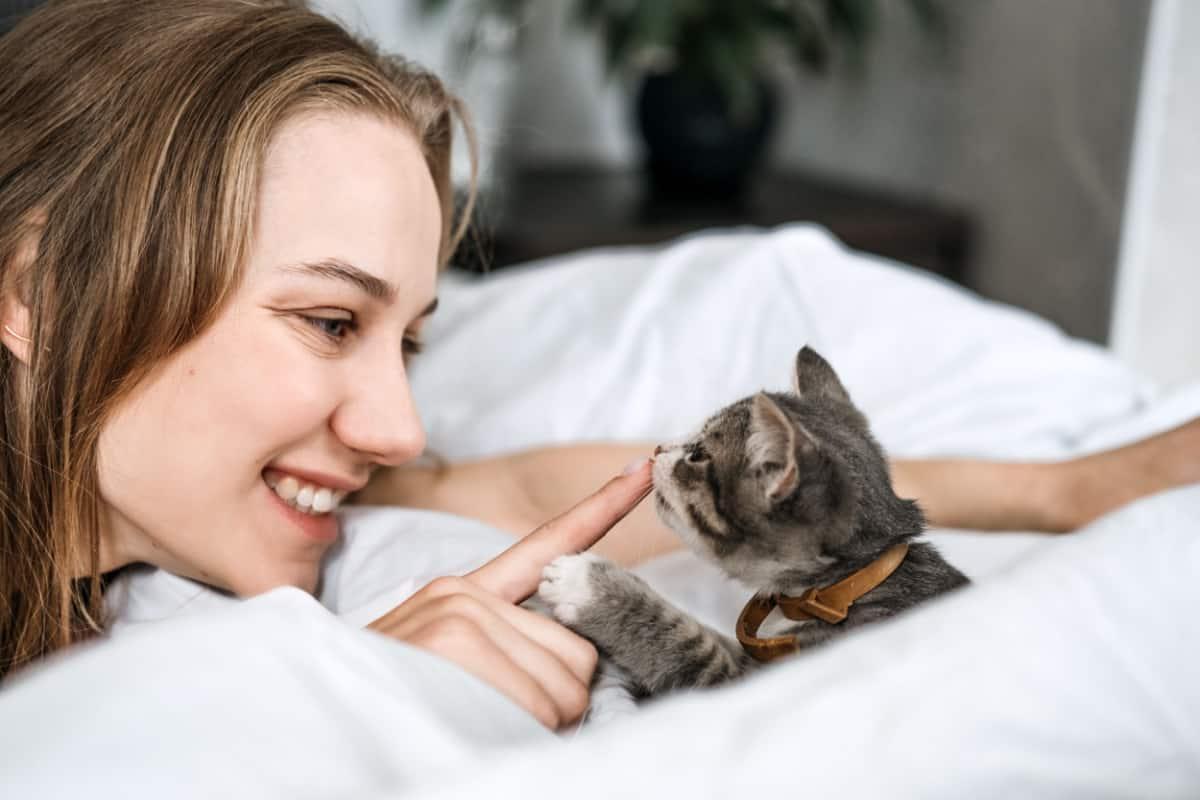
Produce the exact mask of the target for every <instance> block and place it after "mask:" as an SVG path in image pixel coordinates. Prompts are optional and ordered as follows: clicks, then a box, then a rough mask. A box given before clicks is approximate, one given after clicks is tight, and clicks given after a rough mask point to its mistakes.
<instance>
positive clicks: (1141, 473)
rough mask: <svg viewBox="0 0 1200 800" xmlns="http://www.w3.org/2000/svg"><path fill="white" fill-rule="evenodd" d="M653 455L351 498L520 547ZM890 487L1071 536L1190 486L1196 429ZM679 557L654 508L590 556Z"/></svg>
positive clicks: (901, 480)
mask: <svg viewBox="0 0 1200 800" xmlns="http://www.w3.org/2000/svg"><path fill="white" fill-rule="evenodd" d="M653 449H654V445H653V444H649V443H637V444H580V445H565V446H561V447H548V448H541V449H537V450H529V451H525V452H521V453H514V454H511V455H505V456H499V457H496V458H488V459H482V460H479V461H470V462H463V463H459V464H452V465H449V466H447V467H444V468H441V469H437V468H432V467H429V468H426V467H401V468H397V469H391V470H386V471H382V472H380V473H379V474H378V475H376V477H375V478H374V479H373V480H372V481H371V484H370V485H369V486H367V488H366V489H364V490H363V491H362V492H361V493H360V494H359V496H358V497H357V498H356V499H357V502H360V503H370V504H380V505H404V506H411V507H414V508H428V509H435V510H441V511H448V512H451V513H455V514H461V515H463V516H467V517H473V518H476V519H479V520H482V521H484V522H487V523H489V524H491V525H493V526H495V527H498V528H501V529H504V530H507V531H511V532H512V533H513V534H515V535H518V536H520V535H524V534H525V533H527V532H528V531H530V530H533V529H534V528H535V527H537V526H538V525H540V524H541V523H543V522H545V521H546V520H547V519H550V518H551V517H554V516H556V515H558V514H560V513H562V512H563V511H564V510H566V509H567V508H569V507H570V506H571V505H573V504H574V503H576V502H578V500H579V499H580V498H581V497H584V496H586V495H587V494H588V493H590V492H591V491H592V490H593V489H594V487H596V486H598V485H600V484H601V483H603V482H604V481H605V480H606V479H607V478H608V477H609V476H610V475H612V474H613V473H614V472H616V471H618V470H620V469H621V467H622V466H623V465H624V464H626V463H628V462H629V461H632V460H634V459H638V458H644V457H646V456H648V455H650V453H651V452H653ZM892 480H893V482H894V484H895V487H896V493H897V494H899V495H900V496H901V497H911V498H915V499H916V500H917V501H918V502H920V504H921V507H922V508H923V509H924V511H925V515H926V517H927V519H928V520H929V522H930V524H931V525H935V526H938V527H947V528H975V529H981V530H1039V531H1053V532H1061V531H1070V530H1074V529H1076V528H1078V527H1081V526H1082V525H1084V524H1086V523H1088V522H1090V521H1091V520H1093V519H1095V518H1096V517H1098V516H1100V515H1101V514H1104V513H1106V512H1108V511H1111V510H1112V509H1114V508H1117V507H1118V506H1121V505H1124V504H1125V503H1128V502H1130V501H1132V500H1135V499H1137V498H1138V497H1142V496H1144V495H1147V494H1151V493H1153V492H1156V491H1161V490H1164V489H1168V488H1171V487H1173V486H1180V485H1183V484H1186V483H1193V482H1198V481H1200V419H1196V420H1193V421H1191V422H1189V423H1187V424H1186V425H1183V426H1180V427H1178V428H1175V429H1173V430H1171V431H1167V432H1166V433H1162V434H1159V435H1157V436H1153V437H1150V438H1148V439H1144V440H1142V441H1140V442H1136V443H1134V444H1131V445H1128V446H1126V447H1121V448H1117V449H1114V450H1109V451H1107V452H1103V453H1097V454H1095V455H1090V456H1084V457H1082V458H1077V459H1071V460H1067V461H1058V462H1044V463H1036V462H1034V463H1021V462H999V461H981V460H972V459H925V460H904V459H898V460H895V461H893V462H892ZM677 547H679V541H678V539H677V538H676V537H675V535H674V534H673V533H672V532H671V531H670V530H668V529H667V528H666V527H665V526H664V525H662V523H660V522H659V521H658V518H657V516H656V515H655V513H654V510H653V504H652V503H643V504H641V505H640V506H638V508H637V509H636V510H634V512H633V513H631V514H630V515H629V516H628V517H626V518H625V519H624V520H623V521H622V522H621V523H620V524H618V525H617V526H616V527H614V528H613V529H612V532H611V533H609V534H608V536H606V537H605V538H604V539H602V540H601V541H600V542H599V543H598V544H597V545H596V546H595V547H594V548H593V549H594V550H595V551H596V552H598V553H601V554H603V555H607V556H608V557H610V558H612V559H614V560H615V561H617V562H619V563H622V564H635V563H638V562H641V561H644V560H646V559H648V558H650V557H652V556H655V555H659V554H661V553H665V552H668V551H670V550H673V549H675V548H677Z"/></svg>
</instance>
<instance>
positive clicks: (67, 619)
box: [0, 0, 1197, 727]
mask: <svg viewBox="0 0 1200 800" xmlns="http://www.w3.org/2000/svg"><path fill="white" fill-rule="evenodd" d="M0 74H2V75H4V76H6V77H5V81H4V82H3V83H0V323H2V327H0V391H2V400H0V402H2V403H3V409H2V411H0V437H2V442H3V447H2V448H0V558H2V559H3V561H2V562H0V676H3V675H4V674H5V673H8V672H11V671H12V670H14V669H16V668H18V667H21V666H22V665H26V664H29V663H31V662H33V661H35V660H37V659H39V658H41V657H42V656H44V655H46V654H48V653H50V652H52V651H55V650H58V649H61V648H64V647H67V646H69V645H70V644H72V643H73V642H76V641H79V640H81V639H83V638H87V637H88V636H91V635H95V634H97V633H100V632H102V631H103V630H104V626H105V619H104V613H103V604H102V601H103V597H102V594H103V588H104V583H105V581H104V576H106V575H111V574H112V573H113V572H114V571H116V570H119V569H120V568H122V567H124V566H126V565H129V564H133V563H146V564H151V565H154V566H156V567H159V568H161V569H163V570H168V571H170V572H172V573H175V574H178V575H182V576H187V577H190V578H193V579H195V580H199V581H202V582H204V583H207V584H209V585H212V586H214V587H218V588H220V589H224V590H228V591H230V592H232V593H235V594H237V595H241V596H248V595H253V594H257V593H260V592H263V591H265V590H267V589H270V588H272V587H275V586H280V585H294V586H299V587H302V588H304V589H307V590H310V591H311V590H312V589H313V588H314V587H315V586H316V584H317V582H318V577H319V574H320V569H321V564H322V558H323V556H324V554H325V553H326V552H327V550H328V549H329V547H330V545H331V544H332V543H333V542H334V541H335V540H336V539H337V537H338V523H337V518H336V516H335V515H334V513H333V512H334V509H335V508H336V506H337V505H338V503H339V502H343V501H345V500H346V498H347V497H348V496H349V495H354V494H355V493H358V496H359V497H361V498H362V499H363V500H368V501H371V502H380V501H388V502H400V503H405V504H409V505H418V506H433V507H439V508H445V509H449V510H454V511H458V512H460V513H470V514H473V515H475V516H481V517H483V518H484V519H486V520H488V521H490V522H492V523H493V524H496V525H499V526H501V527H505V528H508V529H510V530H514V531H519V532H520V533H524V532H526V531H528V530H530V529H534V528H536V530H535V531H534V533H532V534H530V535H528V536H526V537H525V538H524V539H523V540H521V541H520V542H519V543H517V544H516V545H514V546H513V548H512V549H510V550H509V551H507V552H506V553H504V554H502V555H501V556H500V557H498V558H497V559H496V560H494V561H492V562H491V563H489V564H487V565H484V566H483V567H481V568H480V569H479V570H477V571H476V572H475V573H472V574H471V575H468V576H466V577H465V578H446V579H441V580H438V581H434V582H433V583H432V584H430V585H429V586H428V587H426V588H425V589H424V590H422V591H420V592H418V593H417V594H416V595H414V596H413V597H412V598H410V599H409V600H407V601H405V602H404V603H403V604H401V605H400V606H398V607H396V608H395V609H393V610H392V611H390V612H389V613H387V614H386V615H384V616H383V617H381V618H380V619H378V620H376V621H375V622H374V623H372V625H371V627H372V628H373V629H375V630H376V631H378V632H379V633H381V634H384V635H387V636H391V637H394V638H396V639H399V640H403V641H407V642H410V643H412V644H414V645H416V646H419V647H423V648H426V649H428V650H430V651H432V652H434V653H436V654H438V655H440V656H442V657H444V658H446V659H448V660H450V661H453V662H455V663H457V664H459V665H460V666H462V667H463V668H464V669H467V670H468V671H470V672H472V673H474V674H475V675H477V676H478V677H479V678H481V679H482V680H484V681H485V682H487V683H489V684H491V685H493V686H495V687H496V688H497V689H499V690H500V691H502V692H504V693H505V694H507V695H508V696H509V697H511V698H512V699H513V700H514V701H515V702H517V703H518V704H520V705H521V706H522V707H524V708H525V709H527V710H528V711H529V712H530V713H531V714H533V715H535V716H536V717H537V718H538V719H539V720H541V721H542V722H543V723H545V724H546V725H548V726H551V727H555V726H558V725H560V724H563V723H565V722H569V721H571V720H573V719H575V718H577V717H578V716H579V715H580V714H581V713H582V711H583V710H584V708H585V707H586V703H587V687H588V684H589V681H590V678H591V675H592V671H593V668H594V665H595V658H596V653H595V650H594V649H593V648H592V647H591V646H590V645H589V644H588V643H587V642H585V641H583V640H581V639H579V638H578V637H576V636H575V635H574V634H572V633H570V632H569V631H567V630H565V629H563V628H561V627H560V626H558V625H556V624H555V623H553V622H551V621H549V620H547V619H544V618H542V617H538V616H535V615H533V614H531V613H529V612H527V611H525V610H524V609H522V608H519V607H518V606H517V605H515V603H517V602H519V601H520V600H521V599H522V598H523V597H525V596H526V595H528V594H529V593H530V592H531V591H532V590H533V588H534V587H535V586H536V583H537V580H538V576H539V574H540V570H541V568H542V566H544V565H545V564H546V563H548V562H549V561H550V560H551V559H553V558H554V557H555V556H557V555H559V554H561V553H564V552H571V551H574V550H578V549H582V548H585V547H588V546H590V545H591V544H593V543H594V542H596V541H597V540H598V539H600V537H602V536H604V534H605V533H606V532H607V531H608V530H609V529H610V528H612V527H613V525H614V524H615V523H617V522H618V521H619V520H620V519H621V518H622V517H623V516H624V515H625V514H626V513H627V512H629V511H630V509H632V508H633V507H634V506H636V505H637V504H638V502H639V501H640V500H641V499H642V497H644V496H645V494H646V493H647V492H648V491H649V480H650V479H649V470H648V469H647V468H646V466H645V463H644V462H643V463H640V464H639V463H637V462H636V460H635V463H634V465H633V466H632V467H631V468H630V469H628V470H625V471H624V473H623V474H620V475H618V474H617V473H618V468H619V466H620V464H621V463H623V462H624V461H626V460H629V459H631V458H635V457H641V456H645V455H647V454H648V453H649V452H650V449H651V445H645V446H623V445H622V446H618V445H614V446H611V447H590V446H589V447H578V448H560V449H553V450H545V451H539V452H534V453H526V454H518V455H514V456H511V457H508V458H500V459H494V460H489V461H484V462H477V463H472V464H464V465H457V466H452V467H450V468H449V469H447V470H445V471H443V472H440V473H436V474H435V473H426V472H423V471H419V470H411V469H404V468H401V465H403V464H405V463H406V462H408V461H410V460H411V459H413V458H414V457H415V456H416V455H417V454H419V453H420V452H421V450H422V448H423V446H424V436H423V433H422V430H421V425H420V421H419V419H418V416H417V411H416V409H415V408H414V407H413V403H412V399H411V396H410V393H409V389H408V382H407V376H406V371H405V365H406V360H407V358H408V357H409V356H410V355H411V354H412V353H413V352H415V351H416V350H417V349H418V347H419V340H420V333H421V326H422V322H423V320H424V319H425V318H426V317H427V316H428V315H429V314H430V313H432V312H433V311H434V309H435V307H436V305H437V297H436V282H437V281H436V279H437V272H438V269H439V268H440V267H441V266H442V265H443V264H444V263H445V262H446V261H447V259H448V258H449V257H450V255H451V253H452V252H453V249H454V246H455V244H456V242H457V240H458V238H459V236H460V234H461V231H462V222H460V223H458V224H457V225H456V224H455V222H454V220H453V206H454V204H453V197H452V190H451V185H450V181H449V164H450V147H451V128H452V123H453V120H454V118H455V116H456V115H460V114H461V108H460V106H459V103H458V101H457V100H456V99H455V98H454V97H453V96H451V95H450V94H448V93H447V92H446V91H445V89H444V88H443V87H442V85H441V84H440V83H439V82H438V80H437V79H436V78H434V77H433V76H432V75H430V74H428V73H426V72H424V71H422V70H420V69H417V68H416V67H414V66H412V65H410V64H407V63H405V62H403V61H400V60H397V59H392V58H387V57H384V56H381V55H379V54H377V53H375V52H374V51H373V50H371V49H369V48H368V47H366V46H364V45H363V44H361V43H359V42H357V41H356V40H354V39H353V38H352V37H350V36H349V35H348V34H347V33H346V32H345V31H343V30H342V29H341V28H339V27H338V26H337V25H336V24H334V23H332V22H330V21H329V20H327V19H325V18H323V17H321V16H319V15H317V14H314V13H310V12H308V11H306V10H305V9H303V8H302V7H299V6H297V5H296V4H295V3H291V2H283V0H173V1H172V2H156V1H154V0H137V2H129V1H128V0H75V1H74V2H69V1H68V2H59V3H52V4H50V5H48V6H46V7H44V8H42V9H40V10H38V11H36V12H34V13H33V14H31V15H30V16H29V17H28V18H27V19H26V20H24V21H23V22H22V23H21V24H20V25H19V26H18V27H17V28H16V29H15V30H14V31H12V32H11V33H10V34H9V35H7V36H5V37H3V38H2V39H0ZM1181 436H1182V437H1185V438H1184V439H1180V438H1179V437H1181ZM1175 437H1176V438H1175V439H1169V440H1163V441H1151V442H1148V443H1146V444H1145V445H1144V447H1147V448H1150V449H1149V450H1138V449H1136V448H1134V450H1132V451H1118V452H1116V453H1113V454H1110V456H1109V457H1110V459H1111V460H1110V461H1107V462H1103V461H1096V462H1094V463H1091V464H1090V465H1089V464H1085V463H1083V462H1079V463H1071V464H1065V465H1046V466H1042V467H1033V466H1021V465H991V464H982V463H965V464H961V463H960V464H949V463H944V462H930V463H898V464H896V465H895V473H896V480H897V483H898V484H899V486H900V490H901V492H902V493H904V494H907V495H911V496H916V497H919V498H920V499H921V500H922V501H923V503H924V504H925V506H926V507H927V508H928V509H929V511H930V515H931V517H932V518H933V520H934V521H936V522H940V523H943V524H952V525H973V524H974V525H991V526H1008V525H1013V526H1015V527H1025V528H1028V527H1045V528H1049V529H1065V528H1069V527H1071V526H1072V525H1073V524H1075V523H1076V522H1078V521H1079V520H1082V519H1084V518H1086V517H1088V516H1091V515H1094V514H1096V513H1099V512H1100V511H1101V510H1103V506H1104V505H1105V502H1107V503H1111V502H1116V501H1117V500H1120V499H1124V498H1125V497H1126V496H1136V495H1138V494H1142V493H1144V492H1145V491H1149V490H1151V489H1153V488H1157V486H1159V485H1167V484H1169V483H1171V482H1180V481H1181V480H1183V479H1184V478H1186V475H1185V474H1184V473H1185V472H1186V471H1187V469H1188V467H1187V463H1186V460H1183V459H1179V458H1174V457H1173V456H1172V458H1174V461H1173V462H1172V463H1178V464H1181V465H1183V466H1180V467H1179V468H1176V469H1167V468H1166V467H1164V468H1163V470H1162V472H1160V473H1158V474H1156V475H1155V476H1154V480H1151V481H1147V482H1142V483H1135V482H1129V481H1127V480H1115V481H1111V482H1113V483H1116V484H1119V485H1121V486H1122V487H1123V490H1124V492H1125V493H1124V494H1123V495H1120V496H1114V497H1112V498H1111V499H1110V498H1108V497H1107V495H1106V494H1105V492H1104V489H1105V486H1106V485H1107V484H1106V481H1109V480H1110V479H1109V478H1107V477H1104V476H1107V475H1113V474H1118V473H1121V474H1125V473H1136V471H1137V467H1138V466H1139V465H1140V464H1141V463H1142V461H1143V459H1145V458H1149V459H1150V460H1152V461H1154V462H1155V463H1156V464H1165V463H1166V462H1167V461H1168V460H1170V459H1168V458H1165V457H1160V456H1161V454H1163V453H1168V454H1170V453H1178V452H1181V449H1180V447H1181V446H1180V445H1179V442H1180V441H1183V442H1184V443H1185V444H1186V443H1187V442H1191V443H1193V444H1194V443H1195V441H1196V438H1197V435H1196V430H1195V427H1194V426H1193V427H1192V428H1190V429H1186V430H1183V432H1182V433H1179V432H1176V434H1175ZM1186 437H1190V438H1186ZM1156 448H1157V449H1156ZM1184 449H1186V448H1184ZM1147 454H1148V455H1147ZM380 468H383V469H380ZM373 473H375V479H374V481H371V482H370V484H369V485H368V482H369V481H370V479H371V476H372V474H373ZM614 475H616V477H612V476H614ZM1097 476H1100V477H1099V478H1097ZM1193 479H1194V476H1193ZM601 484H603V486H602V487H601V488H600V489H599V490H598V491H595V492H594V493H593V494H591V495H590V496H588V497H587V498H586V499H584V500H583V501H582V502H579V503H578V504H577V505H574V506H573V507H572V506H571V504H572V503H574V502H576V501H577V500H578V498H580V497H583V496H585V495H587V494H588V493H589V492H592V491H593V490H594V489H595V487H597V486H600V485H601ZM1093 494H1097V496H1099V497H1101V498H1104V499H1105V502H1102V503H1097V502H1096V498H1095V497H1094V496H1092V495H1093ZM645 513H646V512H643V511H638V512H637V513H636V514H635V515H634V516H633V517H631V518H630V520H629V522H627V523H625V524H623V525H622V526H620V527H618V529H617V530H616V531H615V532H614V536H613V537H610V539H606V540H605V542H604V543H603V546H604V547H607V548H609V549H610V550H611V552H613V553H615V554H616V555H618V556H621V555H622V554H624V555H625V556H629V554H630V553H632V552H633V549H632V548H631V547H630V542H633V541H634V540H635V539H636V540H637V541H638V542H639V544H638V546H637V548H636V549H637V550H641V551H644V552H645V553H646V554H648V553H649V552H650V551H649V550H646V549H645V547H644V546H643V544H641V543H642V542H645V541H646V537H658V538H657V541H659V543H660V548H661V547H665V546H666V542H667V540H666V539H665V538H663V537H662V530H661V529H660V528H659V527H658V526H657V525H656V524H655V523H654V522H653V520H651V519H650V518H649V517H647V516H643V515H644V514H645ZM1072 515H1074V516H1072ZM551 518H553V519H552V521H551V522H549V523H546V524H542V523H543V522H545V520H547V519H551Z"/></svg>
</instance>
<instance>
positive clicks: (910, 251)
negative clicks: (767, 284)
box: [458, 166, 971, 283]
mask: <svg viewBox="0 0 1200 800" xmlns="http://www.w3.org/2000/svg"><path fill="white" fill-rule="evenodd" d="M798 221H808V222H816V223H819V224H821V225H824V226H825V227H827V228H828V229H829V230H830V231H831V232H832V233H833V234H834V235H835V236H837V237H838V238H839V239H841V240H842V241H843V242H845V243H846V244H847V245H849V246H850V247H853V248H855V249H858V250H865V251H867V252H871V253H877V254H879V255H882V256H886V257H888V258H893V259H896V260H897V261H902V262H904V263H907V264H912V265H914V266H918V267H923V268H925V269H928V270H930V271H932V272H936V273H937V274H939V275H943V276H945V277H947V278H950V279H951V280H954V281H957V282H959V283H962V282H964V281H965V280H966V278H967V277H968V258H969V255H970V240H971V224H970V220H969V219H968V217H967V216H966V215H965V214H964V213H962V212H961V211H957V210H954V209H949V208H945V207H942V206H939V205H936V204H932V203H926V202H922V201H918V200H913V199H910V198H905V197H902V196H899V195H896V194H894V193H889V192H882V191H877V190H874V189H869V188H864V187H860V186H854V185H850V184H846V183H842V182H836V181H832V180H830V179H828V178H821V177H817V176H810V175H804V174H798V173H768V174H764V175H763V176H762V177H761V178H760V179H759V180H758V182H757V183H755V184H752V185H750V186H749V187H748V188H747V191H746V192H745V194H744V196H743V197H742V198H741V199H740V200H727V199H723V198H705V197H702V196H701V197H662V196H651V195H649V193H648V192H647V189H646V187H645V184H644V183H643V179H642V176H641V174H640V173H638V172H636V171H614V170H605V169H598V168H590V167H570V166H567V167H564V166H558V167H546V168H538V169H525V170H523V171H520V172H517V173H515V174H514V175H512V176H511V178H510V179H509V181H508V182H507V183H506V184H505V185H504V186H503V187H502V190H501V191H499V192H497V193H496V194H495V195H494V196H492V197H488V198H485V199H484V202H483V204H482V207H481V209H480V213H479V214H478V215H477V217H476V230H477V233H478V239H479V244H480V247H479V248H472V247H471V246H470V245H467V246H466V247H465V248H464V251H463V253H461V257H460V258H459V259H458V261H459V262H460V263H461V265H462V266H464V267H465V268H468V269H472V268H478V266H479V264H480V263H481V261H485V260H488V259H489V258H490V262H491V263H490V267H491V268H492V269H496V268H502V267H505V266H508V265H510V264H514V263H517V262H522V261H528V260H531V259H535V258H542V257H544V256H552V255H558V254H560V253H566V252H571V251H574V250H580V249H583V248H587V247H597V246H605V245H622V244H658V243H660V242H665V241H667V240H669V239H673V238H675V237H676V236H680V235H682V234H685V233H690V232H692V231H696V230H700V229H702V228H714V227H729V226H736V225H754V226H761V227H773V226H775V225H780V224H783V223H787V222H798ZM473 250H474V252H472V251H473ZM480 251H481V252H480Z"/></svg>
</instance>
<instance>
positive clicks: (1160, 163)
mask: <svg viewBox="0 0 1200 800" xmlns="http://www.w3.org/2000/svg"><path fill="white" fill-rule="evenodd" d="M1197 36H1200V4H1198V3H1196V2H1194V0H1156V2H1155V4H1154V12H1153V22H1152V24H1151V30H1150V37H1149V40H1148V42H1149V49H1148V52H1147V57H1146V67H1145V70H1144V74H1143V76H1142V89H1141V92H1140V97H1141V99H1140V102H1139V109H1138V124H1137V139H1136V146H1135V148H1134V154H1133V164H1132V166H1131V171H1130V189H1129V193H1128V194H1129V197H1128V203H1127V205H1126V212H1125V219H1126V224H1125V228H1124V235H1123V238H1122V248H1121V259H1120V267H1119V270H1118V273H1117V292H1116V307H1115V309H1114V318H1113V335H1112V339H1113V346H1114V348H1115V349H1116V352H1117V355H1119V356H1120V357H1121V358H1123V359H1124V360H1126V361H1128V362H1129V363H1131V364H1133V365H1134V366H1135V367H1137V368H1138V369H1139V370H1141V371H1143V372H1145V373H1147V374H1149V375H1150V376H1151V377H1153V378H1155V379H1156V380H1158V381H1159V382H1160V383H1161V384H1162V385H1164V386H1167V387H1170V386H1175V385H1179V384H1183V383H1184V382H1186V381H1195V380H1200V311H1198V309H1197V306H1200V260H1198V258H1197V253H1200V225H1198V224H1197V219H1196V218H1197V215H1198V214H1200V210H1198V209H1200V149H1197V147H1196V132H1197V131H1198V130H1200V51H1198V50H1197V49H1196V47H1195V46H1194V42H1195V41H1196V37H1197Z"/></svg>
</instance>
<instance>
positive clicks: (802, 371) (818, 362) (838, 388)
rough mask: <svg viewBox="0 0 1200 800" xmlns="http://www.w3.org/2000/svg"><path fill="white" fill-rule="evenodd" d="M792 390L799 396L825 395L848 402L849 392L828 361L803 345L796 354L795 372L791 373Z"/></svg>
mask: <svg viewBox="0 0 1200 800" xmlns="http://www.w3.org/2000/svg"><path fill="white" fill-rule="evenodd" d="M792 391H794V392H795V393H796V394H798V395H800V396H801V397H817V396H819V395H825V396H827V397H831V398H833V399H834V400H841V401H842V402H845V403H849V402H850V393H849V392H847V391H846V387H845V386H843V385H842V382H841V380H839V379H838V376H837V373H836V372H834V371H833V367H831V366H829V362H828V361H826V360H825V359H823V358H821V356H820V355H819V354H818V353H817V351H816V350H813V349H812V348H811V347H809V346H808V345H805V346H804V347H803V349H801V350H800V352H799V353H797V354H796V372H795V373H794V374H793V375H792Z"/></svg>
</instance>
